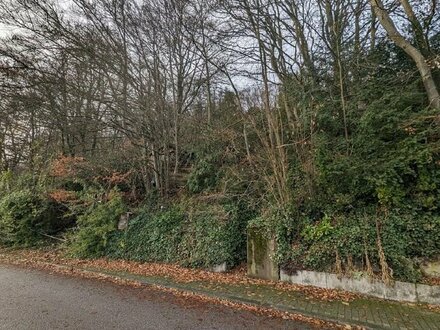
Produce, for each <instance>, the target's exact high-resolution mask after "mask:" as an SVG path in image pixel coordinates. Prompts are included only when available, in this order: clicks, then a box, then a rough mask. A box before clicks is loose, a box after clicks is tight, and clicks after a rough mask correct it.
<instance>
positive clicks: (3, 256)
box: [0, 249, 363, 329]
mask: <svg viewBox="0 0 440 330" xmlns="http://www.w3.org/2000/svg"><path fill="white" fill-rule="evenodd" d="M0 262H3V263H7V264H12V265H16V266H27V267H32V268H35V269H39V270H45V271H48V272H50V273H56V274H61V275H67V276H75V277H82V278H87V279H94V280H100V281H105V282H110V283H114V284H118V285H123V286H128V287H134V288H142V287H144V286H143V285H142V284H141V283H140V282H138V281H134V280H122V279H120V278H118V277H114V276H110V275H104V274H98V273H96V272H93V271H87V270H81V269H78V268H76V267H79V266H81V267H100V268H102V269H107V270H118V271H130V272H132V273H136V274H141V273H142V274H147V275H156V276H165V275H170V274H171V276H176V277H175V279H177V278H181V279H183V278H182V276H184V275H187V276H189V277H190V278H192V280H198V281H200V280H204V279H205V280H206V279H208V280H211V281H212V280H223V281H224V283H236V284H237V283H258V284H262V283H263V284H267V285H273V282H270V281H261V280H255V279H245V278H241V276H243V275H242V271H236V272H233V273H230V274H213V273H209V272H206V271H200V270H189V269H186V268H182V267H178V266H175V265H162V264H140V263H133V262H127V261H109V260H104V259H100V260H77V259H66V258H63V257H62V256H60V254H58V253H56V252H52V251H50V252H47V251H46V252H44V251H35V250H14V251H5V250H2V249H0ZM134 270H135V271H136V272H135V271H134ZM167 271H171V273H168V274H167V273H166V272H167ZM186 281H187V282H188V281H189V279H188V278H186ZM151 289H153V290H159V291H162V292H169V293H171V294H173V295H174V296H176V297H180V298H182V299H183V300H182V302H186V301H188V300H191V301H192V302H199V303H203V304H205V303H214V304H220V305H223V306H226V307H229V308H235V309H240V310H244V311H249V312H253V313H256V314H259V315H263V316H268V317H273V318H282V319H285V320H292V321H299V322H305V323H308V324H310V325H312V326H314V327H316V328H319V329H363V328H361V327H357V326H351V325H341V324H337V323H332V322H328V321H323V320H319V319H315V318H311V317H307V316H304V315H301V314H295V313H290V312H282V311H279V310H275V309H271V308H264V307H259V306H255V305H248V304H243V303H236V302H232V301H229V300H224V299H219V298H212V297H207V296H204V295H200V294H196V293H192V292H187V291H181V290H177V289H171V288H165V287H162V286H160V285H151V286H148V290H151Z"/></svg>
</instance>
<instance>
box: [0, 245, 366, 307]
mask: <svg viewBox="0 0 440 330" xmlns="http://www.w3.org/2000/svg"><path fill="white" fill-rule="evenodd" d="M0 253H1V251H0ZM8 254H9V255H14V256H15V257H19V258H23V259H26V260H33V261H39V262H49V263H55V264H59V265H67V266H74V267H81V268H96V269H103V270H107V271H113V272H128V273H132V274H136V275H141V276H159V277H168V278H171V279H173V280H174V281H176V282H181V283H189V282H207V283H209V284H228V285H246V286H249V285H259V286H269V287H273V288H276V289H278V290H281V291H289V292H300V293H302V294H304V295H305V296H306V297H308V298H313V299H318V300H324V301H344V302H350V301H352V300H354V299H355V298H356V297H358V295H356V294H354V293H350V292H346V291H340V290H330V289H322V288H317V287H312V286H303V285H295V284H289V283H285V282H277V281H268V280H261V279H254V278H250V277H247V276H246V270H245V268H244V267H240V268H237V269H235V270H233V271H232V272H229V273H213V272H209V271H206V270H200V269H190V268H184V267H181V266H178V265H173V264H161V263H140V262H134V261H126V260H108V259H94V260H83V259H70V258H65V257H63V256H62V254H61V253H59V252H56V251H41V250H15V251H10V252H9V253H8Z"/></svg>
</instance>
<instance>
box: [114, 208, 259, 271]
mask: <svg viewBox="0 0 440 330" xmlns="http://www.w3.org/2000/svg"><path fill="white" fill-rule="evenodd" d="M253 215H254V214H253V212H251V211H249V209H248V208H246V207H245V205H243V204H241V203H226V204H224V205H210V206H207V205H197V206H195V205H189V204H182V205H180V206H179V207H173V208H171V209H169V210H162V211H158V212H155V213H151V212H149V211H147V210H144V211H141V213H140V214H139V215H138V216H137V217H136V218H134V219H133V220H132V221H131V222H130V224H129V227H128V229H127V230H126V231H124V232H118V233H113V234H112V235H111V237H110V242H111V244H109V245H108V246H107V255H108V256H109V257H112V258H126V259H130V260H136V261H145V262H177V263H180V264H182V265H185V266H190V267H205V268H206V267H211V266H214V265H217V264H220V263H223V262H227V264H228V265H236V264H237V263H239V262H241V261H243V260H244V259H245V257H246V225H247V222H248V220H249V219H250V218H251V217H252V216H253Z"/></svg>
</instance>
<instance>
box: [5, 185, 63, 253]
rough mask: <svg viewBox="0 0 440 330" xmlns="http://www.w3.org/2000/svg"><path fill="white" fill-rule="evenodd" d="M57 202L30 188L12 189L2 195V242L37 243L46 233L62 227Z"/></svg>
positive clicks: (11, 243) (24, 244)
mask: <svg viewBox="0 0 440 330" xmlns="http://www.w3.org/2000/svg"><path fill="white" fill-rule="evenodd" d="M60 217H61V214H60V212H59V209H58V208H57V205H56V203H54V202H51V201H49V200H47V199H45V198H43V197H41V196H39V195H37V194H35V193H33V192H31V191H29V190H20V191H14V192H11V193H10V194H8V195H5V196H4V197H3V198H2V199H0V243H1V244H4V245H14V246H31V245H35V244H36V243H38V242H39V241H41V240H42V239H44V236H43V235H42V234H52V233H54V232H56V231H57V230H59V229H60V228H62V225H63V221H62V219H60Z"/></svg>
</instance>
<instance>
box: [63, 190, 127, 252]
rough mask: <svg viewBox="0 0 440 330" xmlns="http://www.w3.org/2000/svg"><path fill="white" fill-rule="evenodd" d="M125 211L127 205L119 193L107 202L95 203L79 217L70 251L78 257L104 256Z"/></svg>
mask: <svg viewBox="0 0 440 330" xmlns="http://www.w3.org/2000/svg"><path fill="white" fill-rule="evenodd" d="M125 211H126V206H125V204H124V202H123V201H122V198H121V196H120V195H118V194H112V195H111V196H110V199H109V201H107V202H105V203H94V204H93V205H92V206H90V207H89V209H88V210H87V211H86V212H85V213H84V214H82V215H80V216H79V217H78V219H77V225H78V229H77V230H76V231H75V232H74V233H73V235H72V237H71V243H70V245H69V250H70V252H71V253H72V254H73V255H74V256H76V257H92V258H95V257H102V256H104V255H105V254H106V250H107V248H108V245H109V240H110V238H111V236H112V234H114V232H115V231H116V226H117V223H118V220H119V218H120V216H121V215H122V214H123V213H124V212H125Z"/></svg>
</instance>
